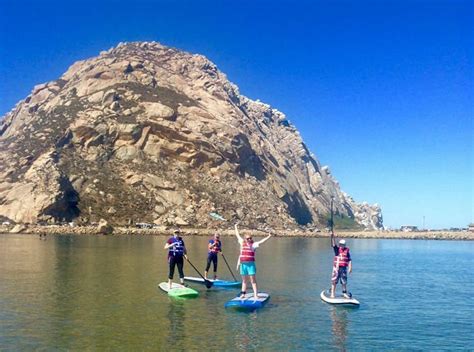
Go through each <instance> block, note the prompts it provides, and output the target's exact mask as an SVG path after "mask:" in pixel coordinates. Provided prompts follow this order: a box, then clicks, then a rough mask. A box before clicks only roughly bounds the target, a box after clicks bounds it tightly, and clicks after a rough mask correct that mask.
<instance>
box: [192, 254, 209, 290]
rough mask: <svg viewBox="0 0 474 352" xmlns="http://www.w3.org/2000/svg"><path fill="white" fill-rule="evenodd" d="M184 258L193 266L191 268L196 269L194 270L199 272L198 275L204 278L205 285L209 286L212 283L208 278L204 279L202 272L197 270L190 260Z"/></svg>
mask: <svg viewBox="0 0 474 352" xmlns="http://www.w3.org/2000/svg"><path fill="white" fill-rule="evenodd" d="M186 260H187V261H188V263H189V264H190V265H191V266H192V267H193V269H194V270H196V272H197V273H198V274H199V276H200V277H201V278H202V279H203V280H204V284H205V285H206V287H207V288H211V287H212V285H213V283H212V282H210V281H209V280H207V279H205V278H204V276H202V274H201V273H200V272H199V270H198V269H197V268H196V267H195V266H194V265H193V263H191V261H190V260H189V259H188V258H186Z"/></svg>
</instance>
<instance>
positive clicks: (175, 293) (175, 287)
mask: <svg viewBox="0 0 474 352" xmlns="http://www.w3.org/2000/svg"><path fill="white" fill-rule="evenodd" d="M158 286H159V287H160V288H161V289H162V290H163V291H165V292H167V293H168V296H171V297H181V298H194V297H197V296H198V295H199V292H198V291H196V290H193V289H192V288H189V287H186V286H183V285H180V284H177V283H175V282H173V283H172V284H171V289H170V287H169V284H168V283H167V282H160V284H159V285H158Z"/></svg>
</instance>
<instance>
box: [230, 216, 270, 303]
mask: <svg viewBox="0 0 474 352" xmlns="http://www.w3.org/2000/svg"><path fill="white" fill-rule="evenodd" d="M235 235H236V236H237V240H238V241H239V244H240V256H239V261H238V262H237V270H239V266H240V275H242V291H241V292H240V297H241V298H245V294H246V293H247V292H246V291H247V279H250V283H251V284H252V289H253V295H254V298H255V300H256V299H257V298H258V289H257V279H256V278H255V274H256V273H257V268H256V266H255V250H256V249H257V248H258V247H259V246H260V245H261V244H262V243H263V242H265V241H266V240H268V239H269V238H270V237H271V236H272V235H268V236H267V237H265V238H264V239H263V240H260V241H258V242H254V241H253V238H252V236H251V235H246V236H245V240H244V239H243V238H242V237H240V234H239V230H238V229H237V224H235Z"/></svg>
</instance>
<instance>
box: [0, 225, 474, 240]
mask: <svg viewBox="0 0 474 352" xmlns="http://www.w3.org/2000/svg"><path fill="white" fill-rule="evenodd" d="M239 230H240V232H241V233H242V234H246V233H250V232H251V233H252V234H253V235H255V236H266V235H267V234H268V233H269V232H265V231H262V230H251V229H245V228H240V229H239ZM182 231H183V235H185V236H211V235H212V234H214V233H215V232H216V229H197V228H186V229H182ZM171 232H172V229H166V228H157V229H138V228H133V227H115V228H114V230H113V235H115V236H117V235H119V236H120V235H170V234H171ZM0 233H2V234H7V233H21V234H36V235H39V234H46V235H64V234H76V235H101V233H100V232H99V231H98V228H97V227H96V226H76V227H70V226H36V225H35V226H33V225H29V226H23V225H16V226H0ZM219 233H220V234H222V235H224V236H226V235H227V236H233V235H234V231H233V229H229V228H227V229H220V230H219ZM271 233H272V234H273V235H274V236H278V237H315V238H319V237H320V238H327V237H329V233H327V232H315V231H308V230H276V229H275V230H272V231H271ZM336 236H337V237H344V238H386V239H429V240H467V241H472V240H474V232H464V231H459V232H455V231H424V232H421V231H420V232H401V231H336Z"/></svg>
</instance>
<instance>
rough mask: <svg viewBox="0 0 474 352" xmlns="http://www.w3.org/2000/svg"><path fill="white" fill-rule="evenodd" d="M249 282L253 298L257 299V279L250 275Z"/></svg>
mask: <svg viewBox="0 0 474 352" xmlns="http://www.w3.org/2000/svg"><path fill="white" fill-rule="evenodd" d="M250 282H251V283H252V289H253V298H254V299H257V298H258V289H257V279H256V278H255V275H250Z"/></svg>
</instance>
